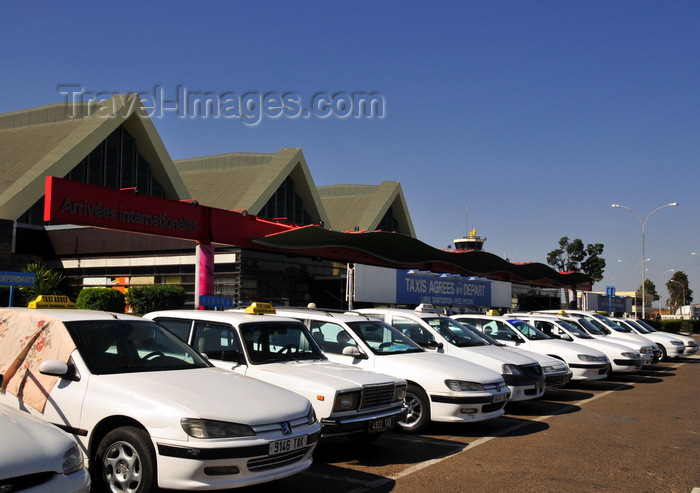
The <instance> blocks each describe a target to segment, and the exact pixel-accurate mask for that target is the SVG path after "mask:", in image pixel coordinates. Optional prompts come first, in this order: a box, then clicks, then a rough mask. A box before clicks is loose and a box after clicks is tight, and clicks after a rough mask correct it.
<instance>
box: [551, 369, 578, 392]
mask: <svg viewBox="0 0 700 493" xmlns="http://www.w3.org/2000/svg"><path fill="white" fill-rule="evenodd" d="M573 376H574V372H572V371H568V372H566V373H560V374H556V373H555V374H549V375H546V376H545V386H546V388H547V390H554V389H558V388H561V387H563V386H564V385H566V384H567V383H569V382H570V381H571V379H572V378H573Z"/></svg>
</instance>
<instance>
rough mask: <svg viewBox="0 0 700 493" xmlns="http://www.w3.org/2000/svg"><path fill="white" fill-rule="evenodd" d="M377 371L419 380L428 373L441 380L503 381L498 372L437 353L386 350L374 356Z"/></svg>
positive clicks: (486, 382)
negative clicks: (402, 352) (387, 352)
mask: <svg viewBox="0 0 700 493" xmlns="http://www.w3.org/2000/svg"><path fill="white" fill-rule="evenodd" d="M374 369H375V370H376V371H379V372H383V373H389V374H391V375H395V376H398V375H400V376H401V377H402V378H405V379H406V380H413V381H416V382H420V381H421V380H423V379H424V378H425V377H426V376H427V375H428V374H430V375H431V376H432V377H435V378H437V379H440V380H444V379H455V380H466V381H472V382H478V383H483V384H489V383H500V382H503V376H502V375H501V374H500V372H495V371H493V370H489V369H488V368H486V367H484V366H482V365H477V364H475V363H471V362H469V361H466V360H463V359H461V358H455V357H453V356H448V355H446V354H439V353H427V352H421V353H404V354H386V355H382V356H377V357H376V358H375V368H374Z"/></svg>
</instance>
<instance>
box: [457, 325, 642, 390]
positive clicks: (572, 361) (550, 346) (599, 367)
mask: <svg viewBox="0 0 700 493" xmlns="http://www.w3.org/2000/svg"><path fill="white" fill-rule="evenodd" d="M453 318H454V319H455V320H457V321H458V322H459V321H460V320H465V321H467V322H468V323H470V324H472V325H474V326H475V327H476V328H477V329H479V330H480V331H482V332H484V333H485V334H487V335H489V336H491V337H493V338H494V339H496V340H498V341H501V342H503V343H504V344H506V345H508V346H512V347H516V348H523V349H527V350H528V351H534V352H538V353H542V354H546V355H548V356H552V357H554V358H559V359H561V360H562V361H565V362H566V364H567V365H569V368H571V371H572V372H573V376H572V377H571V379H572V380H601V379H603V378H605V377H606V376H607V375H608V372H609V371H610V360H608V357H607V356H605V354H604V353H602V352H601V351H598V350H597V349H592V348H589V347H586V346H582V345H580V344H575V343H573V342H568V341H560V340H557V339H552V338H551V337H549V336H548V335H546V334H544V333H542V332H540V331H539V330H537V329H535V328H534V327H532V326H531V325H529V324H527V323H525V322H523V321H522V320H518V319H517V318H515V317H509V316H500V315H485V314H484V315H481V314H464V315H455V316H454V317H453ZM639 368H641V360H639Z"/></svg>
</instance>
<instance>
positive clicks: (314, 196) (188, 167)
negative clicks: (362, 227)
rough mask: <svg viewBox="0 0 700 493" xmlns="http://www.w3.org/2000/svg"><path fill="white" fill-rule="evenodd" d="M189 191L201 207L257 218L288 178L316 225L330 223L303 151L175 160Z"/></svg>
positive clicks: (293, 150)
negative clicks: (244, 211)
mask: <svg viewBox="0 0 700 493" xmlns="http://www.w3.org/2000/svg"><path fill="white" fill-rule="evenodd" d="M175 167H176V168H177V170H178V172H179V173H180V176H181V177H182V179H183V180H184V182H185V185H186V186H187V189H188V190H189V191H190V193H191V194H192V197H193V198H195V199H196V200H197V201H198V202H199V203H200V204H202V205H206V206H209V207H215V208H218V209H225V210H246V211H248V212H249V213H250V214H254V215H258V214H259V213H260V211H261V210H262V208H263V207H265V204H267V202H268V200H270V198H271V197H272V196H273V195H274V194H275V192H276V191H277V189H278V188H279V187H280V186H281V185H282V184H283V182H284V180H285V179H287V177H290V178H291V179H292V180H294V187H295V192H296V193H297V194H298V195H299V196H300V197H301V198H302V200H303V201H304V207H305V209H306V211H307V213H308V214H309V215H310V216H311V220H312V222H313V223H316V224H318V223H320V222H321V221H323V223H324V224H329V219H328V216H327V215H326V211H325V209H324V207H323V203H322V202H321V199H320V197H319V194H318V191H317V188H316V185H315V184H314V181H313V178H312V177H311V173H310V172H309V167H308V165H307V164H306V159H305V158H304V154H303V153H302V151H301V149H298V148H282V149H280V150H279V151H278V152H277V153H275V154H271V153H245V152H234V153H230V154H219V155H214V156H204V157H196V158H190V159H180V160H176V161H175Z"/></svg>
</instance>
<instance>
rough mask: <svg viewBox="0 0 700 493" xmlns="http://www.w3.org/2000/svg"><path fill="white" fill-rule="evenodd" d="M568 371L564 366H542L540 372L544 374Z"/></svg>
mask: <svg viewBox="0 0 700 493" xmlns="http://www.w3.org/2000/svg"><path fill="white" fill-rule="evenodd" d="M568 371H569V367H568V366H566V365H559V366H543V367H542V372H544V373H566V372H568Z"/></svg>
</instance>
